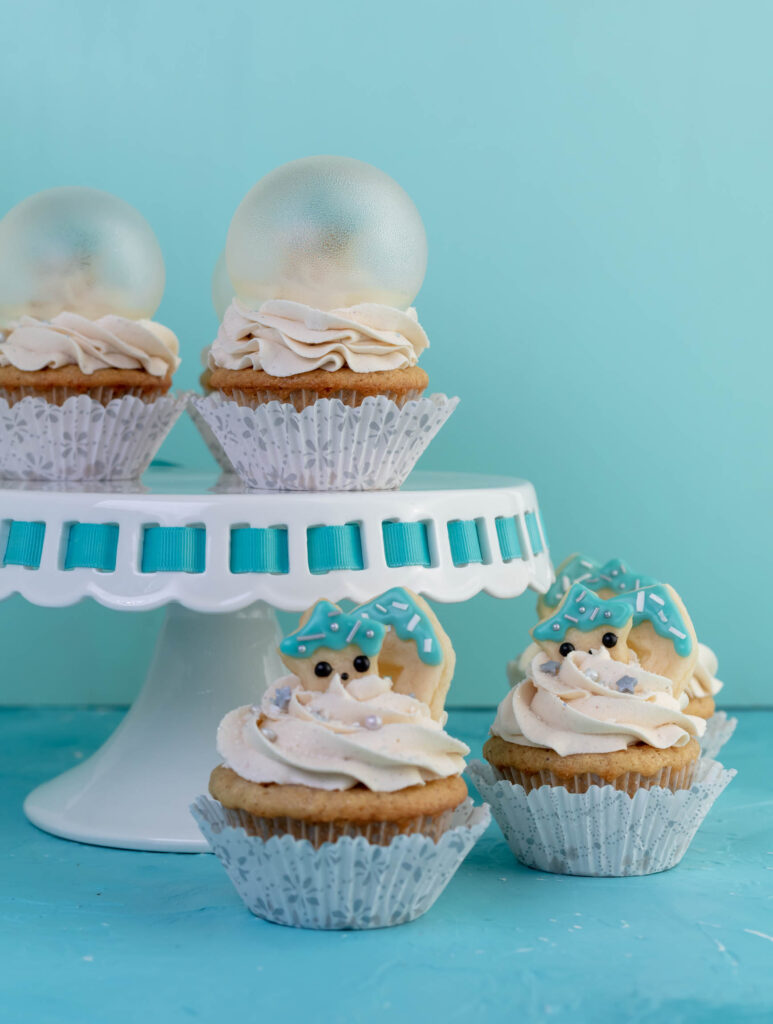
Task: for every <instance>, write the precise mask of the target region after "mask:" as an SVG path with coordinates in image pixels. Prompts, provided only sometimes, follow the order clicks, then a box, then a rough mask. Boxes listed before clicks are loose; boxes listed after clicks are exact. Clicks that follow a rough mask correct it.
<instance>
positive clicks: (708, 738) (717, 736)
mask: <svg viewBox="0 0 773 1024" xmlns="http://www.w3.org/2000/svg"><path fill="white" fill-rule="evenodd" d="M737 725H738V719H737V718H728V717H727V713H726V712H725V711H715V712H714V714H713V715H712V716H711V718H710V719H709V720H708V721H707V722H706V731H705V732H704V734H703V736H701V741H700V742H701V754H702V755H703V757H708V758H712V759H714V758H716V756H717V754H718V753H719V752H720V750H721V749H722V747H724V745H725V744H726V743H727V741H728V740H729V739H730V737H731V736H732V735H733V733H734V732H735V727H736V726H737Z"/></svg>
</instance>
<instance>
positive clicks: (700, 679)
mask: <svg viewBox="0 0 773 1024" xmlns="http://www.w3.org/2000/svg"><path fill="white" fill-rule="evenodd" d="M540 650H541V648H540V646H539V644H536V643H530V644H529V646H528V647H525V648H524V649H523V650H522V651H521V653H520V654H519V655H518V657H517V658H515V659H514V660H513V661H509V662H508V663H507V679H508V682H509V683H510V686H517V684H518V683H520V682H521V680H523V679H526V678H527V676H528V675H529V670H530V668H531V663H532V661H533V660H534V658H535V657H536V656H537V655H538V654H539V652H540ZM718 667H719V663H718V661H717V656H716V654H715V653H714V652H713V651H712V649H711V648H710V647H707V646H706V644H698V661H697V663H696V665H695V672H694V674H693V675H692V676H691V678H690V680H689V682H688V683H687V686H686V687H685V692H686V694H687V696H688V697H713V696H714V695H715V694H717V693H719V691H720V690H721V689H722V687H723V686H724V685H725V684H724V683H723V682H721V681H720V680H719V679H717V678H716V674H717V668H718Z"/></svg>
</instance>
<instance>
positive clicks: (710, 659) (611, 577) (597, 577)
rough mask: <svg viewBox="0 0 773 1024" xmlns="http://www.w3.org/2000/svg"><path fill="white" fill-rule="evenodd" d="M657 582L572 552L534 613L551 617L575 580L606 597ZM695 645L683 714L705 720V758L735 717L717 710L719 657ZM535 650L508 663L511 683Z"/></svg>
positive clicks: (614, 562) (617, 562)
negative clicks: (696, 651) (695, 655)
mask: <svg viewBox="0 0 773 1024" xmlns="http://www.w3.org/2000/svg"><path fill="white" fill-rule="evenodd" d="M657 582H658V580H657V579H656V578H655V577H654V576H649V575H647V574H646V573H642V572H638V571H636V570H634V569H629V568H628V565H627V563H625V562H624V561H623V560H622V559H620V558H610V559H609V560H608V561H606V562H604V563H600V562H597V561H596V560H595V559H593V558H591V557H589V556H588V555H583V554H576V555H570V556H569V558H566V559H565V560H564V561H563V562H562V563H561V564H560V565H559V566H558V568H557V570H556V582H555V583H554V584H553V585H552V586H551V587H550V589H549V590H548V591H547V593H545V594H541V595H540V596H539V597H538V599H537V614H538V616H539V617H540V619H544V618H547V617H549V616H550V615H552V614H553V613H554V612H555V609H556V608H557V607H558V605H559V603H560V602H561V600H562V599H563V596H564V594H565V593H566V591H567V590H568V589H569V588H570V586H571V585H572V584H573V583H582V584H583V586H585V587H587V588H588V590H591V591H593V593H595V594H598V595H599V597H603V598H609V597H612V596H614V595H615V594H624V593H628V592H629V591H631V590H636V589H638V588H639V587H645V586H651V585H652V584H654V583H657ZM697 649H698V653H697V658H696V659H695V664H694V668H693V672H692V675H691V676H690V677H689V679H688V680H687V681H686V683H685V687H684V689H685V693H686V694H687V697H688V703H687V707H686V708H685V712H686V713H687V714H688V715H694V716H696V717H697V718H703V719H704V720H705V721H706V731H705V732H704V734H703V736H702V737H701V748H702V750H703V753H704V754H705V755H706V756H708V757H716V756H717V754H718V753H719V751H720V749H721V748H722V747H723V746H724V745H725V743H727V741H728V740H729V739H730V737H731V736H732V735H733V733H734V731H735V727H736V725H737V724H738V719H737V718H728V716H727V714H726V713H725V712H724V711H717V709H716V703H715V700H714V698H715V697H716V695H717V694H718V693H719V691H720V690H721V689H722V687H723V685H724V684H723V683H722V682H721V681H720V680H719V679H717V671H718V667H719V665H718V661H717V656H716V654H715V653H714V651H712V649H711V648H710V647H707V646H706V644H702V643H698V645H697ZM536 653H537V646H536V645H535V644H530V645H529V646H528V647H526V648H525V649H524V650H523V651H522V652H521V653H520V654H519V655H518V657H517V658H515V659H514V660H513V661H511V662H510V663H509V664H508V666H507V675H508V679H509V682H510V685H511V686H514V685H515V684H516V683H519V682H520V681H521V679H523V678H524V677H525V675H526V674H527V673H528V671H529V668H530V666H531V662H532V659H533V658H534V655H535V654H536Z"/></svg>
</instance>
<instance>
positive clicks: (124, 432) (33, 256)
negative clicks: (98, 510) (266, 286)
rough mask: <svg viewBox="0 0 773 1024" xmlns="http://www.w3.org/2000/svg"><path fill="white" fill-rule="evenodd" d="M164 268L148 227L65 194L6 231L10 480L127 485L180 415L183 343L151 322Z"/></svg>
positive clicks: (126, 209) (78, 194) (79, 191)
mask: <svg viewBox="0 0 773 1024" xmlns="http://www.w3.org/2000/svg"><path fill="white" fill-rule="evenodd" d="M164 280H165V272H164V262H163V258H162V255H161V250H160V248H159V245H158V241H157V240H156V237H155V235H154V234H153V232H152V230H151V228H150V226H149V225H148V223H147V221H145V219H144V218H143V217H142V216H141V214H140V213H138V212H137V211H136V210H134V209H133V208H132V207H131V206H129V204H128V203H125V202H124V201H123V200H121V199H118V198H117V197H115V196H112V195H110V194H109V193H106V192H100V191H98V190H96V189H90V188H56V189H50V190H48V191H46V192H40V193H38V194H37V195H34V196H31V197H30V198H28V199H26V200H24V201H23V202H21V203H19V204H18V205H17V206H15V207H14V208H13V209H12V210H10V211H9V213H7V214H6V216H5V217H4V218H3V219H2V221H0V332H1V333H0V476H2V477H4V478H5V479H32V480H36V479H37V480H75V481H78V480H125V479H134V478H136V477H138V476H139V475H140V474H141V473H142V472H143V470H144V469H145V468H146V467H147V465H148V464H149V462H150V460H151V459H152V457H153V455H154V454H155V452H156V451H157V449H158V447H159V446H160V444H161V442H162V441H163V439H164V437H165V436H166V434H167V433H168V431H169V429H170V428H171V426H172V424H173V423H174V421H175V420H176V418H177V416H178V415H179V414H180V412H181V411H182V407H183V403H182V401H181V400H180V399H178V398H175V397H173V396H170V395H169V394H168V392H169V389H170V386H171V383H172V375H173V373H174V372H175V370H176V369H177V367H178V365H179V362H180V360H179V355H178V351H179V345H178V341H177V338H176V336H175V335H174V333H173V332H172V331H171V330H169V328H168V327H165V326H163V325H162V324H159V323H156V322H154V321H153V320H151V319H150V317H152V315H153V313H154V311H155V309H156V307H157V306H158V304H159V302H160V300H161V295H162V293H163V290H164Z"/></svg>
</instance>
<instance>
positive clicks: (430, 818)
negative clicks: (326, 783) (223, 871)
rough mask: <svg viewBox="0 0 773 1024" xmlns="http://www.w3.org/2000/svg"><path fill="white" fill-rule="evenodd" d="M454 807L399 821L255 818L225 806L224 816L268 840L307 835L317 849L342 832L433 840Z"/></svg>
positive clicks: (382, 839) (375, 839)
mask: <svg viewBox="0 0 773 1024" xmlns="http://www.w3.org/2000/svg"><path fill="white" fill-rule="evenodd" d="M454 812H455V809H451V810H449V811H445V812H444V813H443V814H437V815H428V814H418V815H416V816H415V817H413V818H407V819H403V820H401V821H369V822H363V823H361V824H358V823H356V822H342V821H300V820H299V819H298V818H288V817H281V818H258V817H256V816H255V815H254V814H250V812H249V811H243V810H240V809H238V808H227V809H226V812H225V813H226V816H227V817H228V820H229V822H230V824H231V826H232V827H233V828H242V829H244V831H245V832H246V833H247V835H249V836H258V837H259V838H260V839H263V840H264V841H266V842H267V841H268V840H269V839H271V838H272V837H273V836H283V835H291V836H292V837H293V838H294V839H307V840H308V841H309V842H310V843H311V845H312V846H313V847H314V848H315V849H318V848H319V847H320V846H322V845H323V844H324V843H337V842H338V840H339V839H343V838H344V836H349V837H351V838H352V839H356V838H357V837H358V836H362V837H363V838H364V839H366V840H367V841H368V842H369V843H370V844H371V845H372V846H388V845H389V844H390V843H391V842H392V840H393V839H396V838H397V836H399V835H413V834H415V833H421V835H423V836H427V837H429V838H430V839H433V840H434V841H435V842H437V841H438V840H439V839H440V837H441V836H442V835H443V833H444V832H447V831H448V829H449V828H450V825H451V820H452V818H453V815H454Z"/></svg>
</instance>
